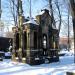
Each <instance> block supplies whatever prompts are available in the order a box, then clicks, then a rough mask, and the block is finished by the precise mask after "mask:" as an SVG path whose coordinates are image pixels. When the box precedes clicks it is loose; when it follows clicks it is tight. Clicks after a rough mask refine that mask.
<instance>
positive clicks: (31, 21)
mask: <svg viewBox="0 0 75 75" xmlns="http://www.w3.org/2000/svg"><path fill="white" fill-rule="evenodd" d="M29 23H32V24H35V25H39V24H38V23H37V22H36V21H35V20H34V19H30V20H29V21H27V22H24V23H23V24H29Z"/></svg>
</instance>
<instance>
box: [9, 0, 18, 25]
mask: <svg viewBox="0 0 75 75" xmlns="http://www.w3.org/2000/svg"><path fill="white" fill-rule="evenodd" d="M17 1H18V0H9V2H10V10H11V14H12V16H13V20H14V25H15V26H16V25H17V18H18V17H17V16H18V11H17V8H18V5H17V3H18V2H17Z"/></svg>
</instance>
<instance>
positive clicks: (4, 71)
mask: <svg viewBox="0 0 75 75" xmlns="http://www.w3.org/2000/svg"><path fill="white" fill-rule="evenodd" d="M73 59H74V57H73V56H63V57H60V61H59V62H55V63H50V64H41V65H36V66H30V65H28V64H23V63H18V62H17V63H15V62H12V61H11V60H8V59H4V60H3V61H0V75H66V72H67V71H71V70H72V71H73V70H74V69H75V64H74V60H73Z"/></svg>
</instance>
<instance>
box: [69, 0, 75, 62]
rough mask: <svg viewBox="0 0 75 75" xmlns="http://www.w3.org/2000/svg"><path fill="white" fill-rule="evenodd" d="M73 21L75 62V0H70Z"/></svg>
mask: <svg viewBox="0 0 75 75" xmlns="http://www.w3.org/2000/svg"><path fill="white" fill-rule="evenodd" d="M70 4H71V11H72V21H73V32H74V63H75V0H70Z"/></svg>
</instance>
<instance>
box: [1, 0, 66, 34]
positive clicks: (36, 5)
mask: <svg viewBox="0 0 75 75" xmlns="http://www.w3.org/2000/svg"><path fill="white" fill-rule="evenodd" d="M1 1H2V21H3V22H5V24H6V25H7V26H8V25H10V26H11V25H12V24H13V21H12V15H11V12H10V6H9V2H8V1H9V0H1ZM31 1H32V17H35V16H36V15H37V14H38V13H39V12H40V10H41V9H44V7H45V6H47V0H31ZM59 1H60V4H64V5H62V6H61V11H62V15H63V17H62V18H63V20H64V22H67V17H66V16H64V15H67V13H65V11H66V9H67V6H65V3H64V0H59ZM22 2H23V11H24V12H23V14H24V16H25V17H28V16H29V0H22ZM54 12H55V15H56V17H55V18H56V19H57V18H58V15H57V14H58V13H57V12H56V9H54ZM63 24H64V23H62V27H61V28H62V30H63V29H64V28H65V25H63ZM66 27H67V26H66ZM64 31H66V29H64ZM61 33H62V31H61Z"/></svg>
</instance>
